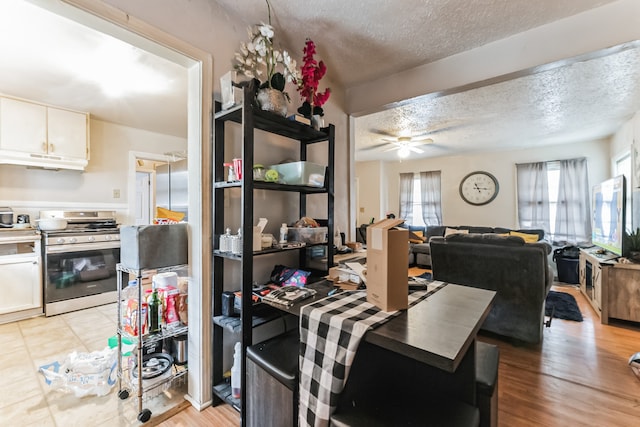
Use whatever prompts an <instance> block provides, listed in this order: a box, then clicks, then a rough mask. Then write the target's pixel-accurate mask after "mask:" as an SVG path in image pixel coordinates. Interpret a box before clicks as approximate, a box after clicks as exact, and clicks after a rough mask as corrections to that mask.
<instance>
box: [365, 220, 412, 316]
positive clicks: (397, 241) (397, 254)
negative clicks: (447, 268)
mask: <svg viewBox="0 0 640 427" xmlns="http://www.w3.org/2000/svg"><path fill="white" fill-rule="evenodd" d="M403 222H404V220H401V219H385V220H382V221H379V222H376V223H375V224H371V225H369V226H368V227H367V301H368V302H370V303H372V304H374V305H376V306H377V307H378V308H380V309H381V310H384V311H395V310H405V309H407V308H408V306H409V278H408V275H407V265H408V263H409V231H408V230H407V229H405V228H396V226H398V225H400V224H402V223H403Z"/></svg>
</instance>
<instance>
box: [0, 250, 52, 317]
mask: <svg viewBox="0 0 640 427" xmlns="http://www.w3.org/2000/svg"><path fill="white" fill-rule="evenodd" d="M0 289H1V290H2V291H1V292H2V298H1V299H0V314H6V313H12V312H16V311H22V310H28V309H31V308H41V307H42V280H41V279H40V263H39V262H38V259H36V258H34V257H29V256H14V257H0Z"/></svg>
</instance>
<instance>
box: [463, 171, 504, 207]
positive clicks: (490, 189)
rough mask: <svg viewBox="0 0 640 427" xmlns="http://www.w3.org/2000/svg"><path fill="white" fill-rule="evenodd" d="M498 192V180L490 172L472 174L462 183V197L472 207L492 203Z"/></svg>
mask: <svg viewBox="0 0 640 427" xmlns="http://www.w3.org/2000/svg"><path fill="white" fill-rule="evenodd" d="M498 190H499V185H498V180H497V179H496V177H495V176H493V175H491V174H490V173H489V172H483V171H476V172H471V173H470V174H469V175H467V176H465V177H464V178H462V181H461V182H460V197H462V200H464V201H465V202H467V203H469V204H471V205H476V206H480V205H486V204H487V203H490V202H491V201H492V200H493V199H495V198H496V196H497V195H498Z"/></svg>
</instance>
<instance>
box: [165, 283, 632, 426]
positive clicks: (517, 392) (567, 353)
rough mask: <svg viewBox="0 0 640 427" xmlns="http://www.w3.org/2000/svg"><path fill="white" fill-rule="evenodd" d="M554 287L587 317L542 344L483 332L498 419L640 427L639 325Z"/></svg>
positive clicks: (554, 329) (206, 420) (183, 421)
mask: <svg viewBox="0 0 640 427" xmlns="http://www.w3.org/2000/svg"><path fill="white" fill-rule="evenodd" d="M553 289H554V290H557V291H561V292H567V293H570V294H572V295H574V296H575V297H576V300H577V302H578V305H579V306H580V310H581V311H582V314H583V317H584V321H583V322H573V321H568V320H560V319H553V321H552V323H551V327H550V328H545V330H544V339H543V342H542V343H541V344H540V345H536V346H515V345H513V344H511V343H509V342H506V341H504V340H499V339H497V338H495V337H490V336H486V335H482V334H481V335H480V336H479V340H481V341H485V342H491V343H494V344H497V345H498V346H499V347H500V369H499V380H498V384H499V386H498V398H499V400H498V402H499V403H498V405H499V416H498V425H499V426H501V427H514V426H515V427H519V426H550V427H565V426H594V427H595V426H598V427H607V426H612V427H613V426H615V427H626V426H629V427H631V426H639V425H640V381H639V380H638V379H636V378H635V376H634V375H633V373H632V372H631V369H630V368H629V367H628V365H627V362H628V359H629V356H631V354H633V353H636V352H638V351H640V327H638V326H636V325H626V324H616V325H602V324H601V323H600V319H599V317H598V316H597V314H596V313H595V312H594V311H593V309H592V308H591V306H590V305H589V304H588V302H587V301H586V300H585V299H584V297H583V296H582V295H581V294H580V292H579V290H578V289H577V287H575V286H554V288H553ZM160 425H161V426H163V427H183V426H184V427H186V426H189V427H192V426H205V425H206V426H210V425H214V426H217V427H227V426H229V427H231V426H238V425H240V417H239V414H238V413H237V412H236V411H235V410H234V409H232V408H231V407H229V406H228V405H219V406H216V407H210V408H207V409H206V410H204V411H202V412H198V411H196V410H195V409H193V408H192V407H190V408H188V409H186V410H184V411H182V412H180V413H178V414H177V415H175V416H173V417H171V418H170V419H168V420H166V421H164V422H162V423H161V424H160Z"/></svg>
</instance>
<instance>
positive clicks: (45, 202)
mask: <svg viewBox="0 0 640 427" xmlns="http://www.w3.org/2000/svg"><path fill="white" fill-rule="evenodd" d="M90 126H91V143H90V144H91V149H90V153H89V155H90V160H89V165H88V166H87V168H86V170H85V171H84V172H80V171H69V170H59V171H53V170H43V169H30V168H27V167H26V166H15V165H0V205H3V206H4V205H7V206H10V207H12V208H13V210H14V212H16V213H18V211H19V213H28V214H30V215H31V216H32V219H35V218H37V216H36V215H37V213H38V211H39V210H44V209H65V208H66V209H115V210H117V211H120V212H122V211H126V209H127V189H128V185H127V174H128V163H127V162H128V161H129V151H141V152H147V153H157V154H162V153H165V152H168V151H179V150H186V148H187V140H186V139H185V138H178V137H175V136H170V135H163V134H159V133H154V132H149V131H145V130H140V129H134V128H130V127H126V126H120V125H115V124H113V123H108V122H103V121H100V120H95V119H91V121H90ZM113 190H119V191H120V197H119V198H114V197H113ZM119 216H120V215H119ZM119 220H122V219H121V218H119Z"/></svg>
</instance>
